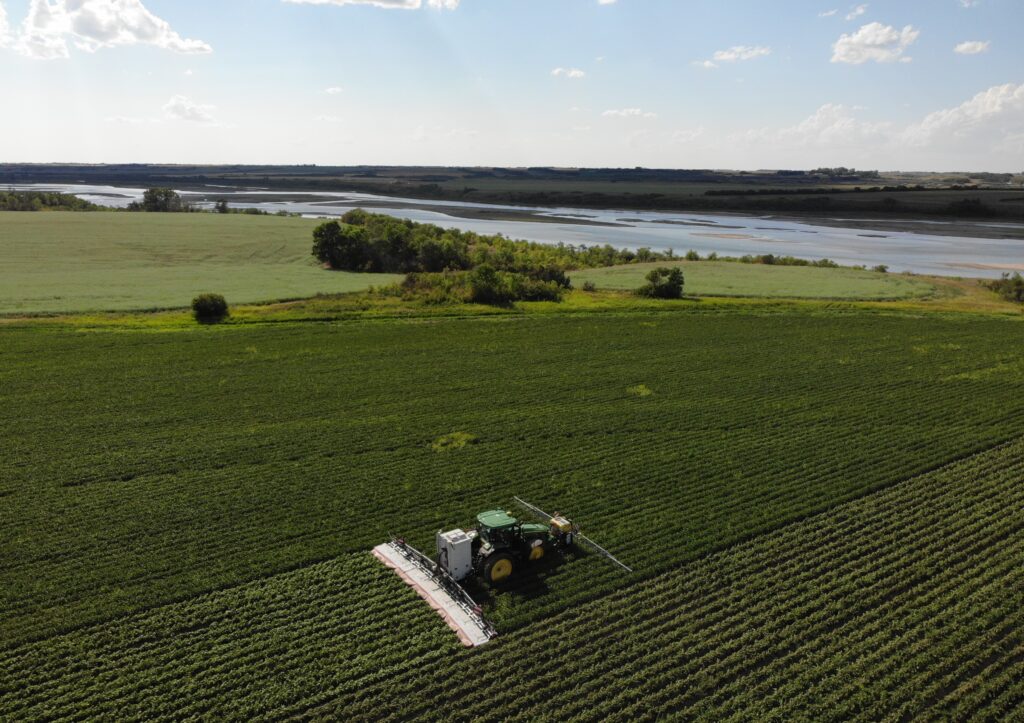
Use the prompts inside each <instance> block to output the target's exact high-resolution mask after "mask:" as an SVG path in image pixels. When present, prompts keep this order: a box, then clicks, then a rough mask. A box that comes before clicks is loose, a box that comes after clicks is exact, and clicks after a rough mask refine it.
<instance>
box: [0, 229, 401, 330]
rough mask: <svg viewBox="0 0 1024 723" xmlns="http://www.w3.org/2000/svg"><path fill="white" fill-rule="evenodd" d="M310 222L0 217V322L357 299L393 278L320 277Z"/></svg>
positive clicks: (343, 275)
mask: <svg viewBox="0 0 1024 723" xmlns="http://www.w3.org/2000/svg"><path fill="white" fill-rule="evenodd" d="M318 223H320V222H319V221H316V220H313V219H304V218H281V217H277V216H245V215H238V214H227V215H217V214H207V213H202V214H198V213H197V214H175V213H170V214H152V213H147V214H135V213H113V212H111V213H107V212H96V213H13V212H7V213H4V212H0V258H2V259H3V263H2V264H0V314H21V313H40V312H79V311H117V310H130V309H164V308H182V307H186V306H188V305H189V303H190V302H191V301H192V298H193V297H194V296H196V295H197V294H200V293H204V292H213V293H219V294H223V295H224V296H225V297H226V298H227V300H228V303H232V304H235V303H244V302H259V301H273V300H279V299H294V298H301V297H307V296H314V295H315V294H317V293H340V292H347V291H360V290H363V289H366V288H368V287H370V286H371V285H381V284H387V283H391V282H392V281H394V280H396V279H398V278H400V277H399V276H394V275H390V274H349V273H335V272H327V271H324V270H323V269H321V268H320V267H319V266H318V265H317V263H316V260H315V259H314V258H313V257H312V256H311V255H310V249H311V248H312V245H313V240H312V233H313V229H314V228H315V227H316V225H317V224H318Z"/></svg>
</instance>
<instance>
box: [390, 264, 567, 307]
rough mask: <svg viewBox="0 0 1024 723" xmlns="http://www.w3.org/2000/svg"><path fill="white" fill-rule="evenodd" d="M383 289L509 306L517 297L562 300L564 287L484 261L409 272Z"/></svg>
mask: <svg viewBox="0 0 1024 723" xmlns="http://www.w3.org/2000/svg"><path fill="white" fill-rule="evenodd" d="M381 293H382V294H384V295H388V296H401V297H402V298H403V299H409V300H415V301H420V302H423V303H426V304H466V303H474V304H488V305H491V306H508V305H509V304H511V303H512V302H513V301H561V300H562V294H563V293H564V289H563V287H562V286H560V285H559V284H558V283H556V282H554V281H544V280H542V279H536V278H533V277H531V276H527V275H526V274H513V273H510V272H507V271H498V270H496V269H495V268H494V267H493V266H490V265H489V264H482V265H481V266H478V267H477V268H475V269H474V270H472V271H468V272H467V271H445V272H442V273H411V274H406V276H405V279H404V280H403V281H402V283H400V284H395V285H393V286H389V287H385V288H383V289H381Z"/></svg>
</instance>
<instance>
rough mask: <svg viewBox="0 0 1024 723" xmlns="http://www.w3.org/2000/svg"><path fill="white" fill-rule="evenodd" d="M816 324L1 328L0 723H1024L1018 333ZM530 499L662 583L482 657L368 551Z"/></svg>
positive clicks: (591, 596) (536, 583)
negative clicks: (880, 717)
mask: <svg viewBox="0 0 1024 723" xmlns="http://www.w3.org/2000/svg"><path fill="white" fill-rule="evenodd" d="M820 307H821V308H820V309H819V310H818V311H817V312H815V313H810V312H807V313H804V312H801V311H799V307H797V310H790V311H786V310H781V311H778V312H776V313H758V312H757V311H756V310H751V311H747V312H744V311H743V310H742V309H739V310H734V311H729V310H728V308H727V307H721V308H720V309H717V310H715V311H712V312H711V313H687V311H686V310H685V308H684V307H676V311H675V312H674V313H649V312H643V311H638V312H634V313H621V314H603V315H599V314H593V315H587V314H577V315H566V314H546V315H534V316H529V315H528V316H521V317H514V316H498V317H492V318H484V317H479V318H474V317H472V316H470V317H466V318H443V317H422V318H413V319H391V320H376V321H374V320H357V321H340V322H332V323H310V322H305V323H277V324H264V325H261V324H251V325H248V326H246V325H226V326H221V327H190V328H174V327H167V328H165V329H163V330H162V331H160V332H154V331H144V330H143V331H140V330H132V329H130V328H128V327H124V328H114V329H111V330H106V331H100V330H91V331H90V330H88V329H87V328H85V327H76V326H63V325H60V324H22V325H9V326H8V327H7V328H2V329H0V334H2V341H3V343H2V344H0V434H2V438H3V439H4V440H5V453H4V454H3V455H2V456H0V518H2V520H3V524H2V525H0V660H2V661H3V664H2V665H0V718H17V719H42V718H47V717H54V716H74V715H83V714H86V713H90V714H91V713H93V712H95V713H98V714H102V713H103V712H104V711H106V712H107V714H108V715H124V714H127V713H129V712H133V713H136V714H138V715H140V716H143V715H145V716H148V717H160V716H175V717H181V716H185V715H188V714H189V713H191V714H194V715H203V714H206V715H211V714H213V715H216V714H217V713H221V714H224V715H228V714H230V715H232V716H233V717H238V718H247V719H251V718H257V717H261V716H265V717H279V716H281V715H287V714H293V715H305V714H310V715H321V716H325V717H334V718H338V717H344V718H349V719H373V718H376V717H377V716H378V715H381V716H383V715H388V716H392V717H396V718H403V717H408V716H412V715H416V714H422V715H425V716H426V717H438V718H442V717H446V716H447V714H448V713H451V716H452V717H455V718H458V717H472V716H474V715H476V716H478V717H480V716H482V717H515V716H516V715H519V716H520V717H522V718H524V719H529V718H531V717H533V716H531V711H532V713H533V714H534V716H536V715H537V714H546V713H549V714H552V715H553V714H554V710H555V709H554V708H551V709H549V708H547V707H546V706H555V707H556V708H557V710H558V713H559V715H562V714H564V716H565V717H569V716H571V715H573V714H576V715H581V716H586V715H594V716H599V715H600V714H601V713H604V714H608V715H616V716H619V717H623V718H630V719H632V718H643V717H652V716H654V715H656V714H659V713H671V712H676V713H679V712H683V711H689V710H691V709H692V710H693V711H695V712H697V713H699V712H703V713H704V714H706V715H709V716H712V717H721V716H719V713H721V714H723V715H724V714H727V713H729V712H732V713H739V714H745V715H748V716H749V715H752V714H753V713H755V712H758V711H761V710H764V711H769V710H770V709H775V708H776V707H777V706H779V707H781V706H792V708H791V712H792V713H793V714H794V715H795V716H797V717H799V716H800V715H805V716H809V717H814V713H815V711H819V710H821V709H819V708H815V706H827V707H826V708H825V709H826V710H829V711H831V710H833V708H834V707H835V706H838V705H840V704H842V705H847V706H855V707H854V708H850V710H854V711H857V712H863V711H872V710H879V709H878V708H872V706H884V710H886V711H892V710H907V711H913V710H918V709H923V708H926V707H933V706H937V705H939V706H947V704H948V706H949V707H948V709H949V710H950V711H954V712H955V711H956V710H957V709H956V708H955V706H956V705H961V706H966V707H965V708H964V710H967V711H976V710H980V709H981V707H982V706H983V705H985V706H997V705H1007V704H1011V703H1013V702H1014V701H1015V700H1016V699H1017V697H1018V696H1020V695H1021V692H1022V691H1021V687H1020V684H1019V680H1020V676H1019V675H1016V673H1018V672H1019V667H1020V662H1021V659H1022V658H1021V652H1020V651H1021V648H1020V645H1021V643H1022V642H1024V641H1021V640H1019V639H1018V637H1017V635H1018V633H1019V630H1020V627H1019V625H1018V624H1017V623H1019V617H1018V616H1019V615H1020V613H1019V609H1020V605H1019V603H1020V600H1019V599H1018V598H1019V590H1020V589H1021V583H1022V582H1024V580H1022V579H1021V573H1020V570H1021V566H1020V562H1021V560H1020V559H1019V556H1020V552H1019V551H1020V550H1021V549H1022V547H1021V544H1020V543H1021V541H1022V540H1021V529H1024V521H1022V520H1021V518H1020V512H1019V511H1020V509H1021V505H1020V501H1021V500H1020V499H1019V496H1020V494H1021V492H1020V486H1019V479H1020V471H1021V470H1020V461H1019V460H1020V452H1021V446H1020V442H1019V439H1020V437H1021V422H1022V420H1024V364H1022V362H1021V357H1020V354H1019V351H1018V350H1019V349H1020V348H1021V344H1022V343H1024V325H1022V324H1021V323H1020V322H1019V321H1017V320H1009V319H997V318H991V317H986V316H983V315H962V316H945V317H940V316H938V315H928V314H923V315H918V316H910V315H896V314H893V315H879V314H871V313H858V312H857V311H855V310H842V311H837V312H835V313H829V312H828V309H827V307H826V306H825V305H820ZM641 385H643V387H645V388H646V389H648V390H650V392H651V394H645V395H637V394H634V393H631V392H630V390H631V389H635V388H637V387H639V386H641ZM453 433H464V434H465V435H468V437H467V438H471V443H468V444H466V445H464V446H461V447H450V446H445V445H439V444H435V443H436V442H437V441H438V440H439V439H441V438H443V437H445V436H446V435H450V434H453ZM513 495H520V496H523V497H525V498H527V499H530V500H531V501H533V502H535V503H536V504H538V505H540V506H541V507H545V508H549V509H550V508H559V509H563V510H566V511H568V512H569V513H571V514H572V515H573V516H574V517H576V518H577V519H578V520H579V521H581V522H582V523H583V525H584V531H585V532H586V533H587V534H589V535H591V536H593V537H594V538H595V539H597V540H599V541H600V542H601V543H602V544H604V545H606V546H608V547H609V548H610V549H611V550H612V551H613V552H615V553H616V554H618V555H620V556H621V557H623V558H624V559H626V561H627V562H629V563H630V564H631V565H633V566H634V567H635V569H636V572H635V573H634V574H632V575H625V574H620V572H619V571H617V569H616V568H613V567H612V566H610V565H607V564H606V563H605V562H604V561H602V560H601V559H599V558H597V557H594V556H592V555H586V554H581V555H575V556H570V557H569V559H567V560H566V561H565V563H564V564H562V565H559V566H554V567H545V568H540V569H538V570H536V571H534V572H533V573H531V574H528V575H526V576H525V577H523V578H522V579H521V580H519V581H518V582H517V583H516V584H514V585H512V586H510V587H509V588H508V589H506V590H504V591H502V592H501V593H500V594H497V595H495V594H493V593H491V592H489V591H487V590H484V589H480V590H476V591H475V593H476V594H477V595H478V596H479V597H480V600H481V601H482V602H483V603H484V604H485V606H486V608H487V611H488V615H489V616H490V617H491V618H492V619H493V620H494V621H495V623H496V624H497V625H498V627H499V629H500V630H501V632H502V636H501V637H500V638H499V640H498V641H496V642H495V643H494V644H493V647H488V648H484V649H483V650H482V651H477V652H475V653H472V652H464V651H461V650H460V649H459V646H458V644H457V642H456V640H455V637H454V635H452V634H451V633H450V632H449V631H448V630H447V628H446V627H445V626H444V624H443V622H442V621H441V620H440V618H437V617H436V616H435V615H434V613H433V612H432V611H430V610H429V608H427V606H426V605H425V604H423V603H422V602H420V601H419V600H418V599H417V598H416V597H415V596H414V595H413V594H412V593H411V592H410V591H409V590H408V589H406V588H405V586H404V585H402V583H401V582H400V581H399V580H398V579H397V577H395V576H393V575H392V574H390V573H388V572H387V571H385V570H383V568H380V567H378V566H377V565H376V563H374V561H373V560H372V558H370V557H369V555H368V550H369V549H370V548H371V547H372V546H373V545H375V544H377V543H378V542H380V541H382V540H384V539H386V538H387V536H388V533H389V532H395V533H398V534H403V535H405V536H407V537H408V538H409V539H410V541H412V542H413V543H414V544H417V545H418V546H420V547H421V548H426V549H429V546H430V544H431V541H432V539H433V533H434V532H435V531H436V530H437V529H440V528H450V527H452V526H456V525H459V524H468V523H470V521H471V520H472V519H473V516H474V515H475V513H477V512H479V511H480V510H483V509H487V508H491V507H496V506H502V505H507V504H511V498H512V496H513ZM954 623H955V624H954ZM940 652H941V654H940ZM947 652H948V656H947V657H948V659H947V657H943V656H945V655H946V653H947ZM890 653H891V654H890ZM440 671H450V673H449V672H444V673H442V672H440ZM990 673H991V674H990ZM830 676H837V678H838V680H837V681H836V682H835V683H834V684H831V683H829V682H828V681H830V680H831V678H830ZM445 681H447V682H445ZM509 681H511V682H509ZM877 681H882V682H883V683H884V687H883V688H878V687H877V686H874V687H872V686H868V683H869V682H872V683H875V682H877ZM566 686H569V687H570V688H573V689H576V692H573V693H571V694H570V692H569V690H568V688H567V687H566ZM800 686H803V687H800ZM496 689H500V690H501V691H502V692H501V694H496V693H495V690H496ZM790 689H792V690H790ZM814 690H817V691H818V693H817V694H813V693H811V692H810V691H814ZM879 690H881V691H883V692H884V693H885V694H884V695H883V694H882V693H879V692H878V691H879ZM887 691H891V692H887ZM562 693H564V694H562ZM972 696H973V697H972ZM445 701H448V703H447V704H448V705H452V706H458V707H457V708H453V709H444V708H442V707H441V706H442V703H444V702H445ZM972 701H974V702H972ZM574 706H580V707H578V708H574ZM585 706H593V707H592V708H588V707H585ZM757 706H762V708H757ZM890 706H891V707H890ZM943 710H945V708H943ZM987 710H988V711H990V712H993V713H996V712H998V710H999V709H998V708H996V707H990V708H988V709H987ZM590 711H593V712H590Z"/></svg>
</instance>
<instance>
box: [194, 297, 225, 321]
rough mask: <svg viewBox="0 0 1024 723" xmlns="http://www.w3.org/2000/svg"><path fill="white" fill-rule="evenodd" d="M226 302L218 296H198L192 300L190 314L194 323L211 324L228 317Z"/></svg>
mask: <svg viewBox="0 0 1024 723" xmlns="http://www.w3.org/2000/svg"><path fill="white" fill-rule="evenodd" d="M228 313H229V312H228V302H227V301H225V300H224V297H223V296H221V295H220V294H200V295H199V296H197V297H196V298H194V299H192V314H193V316H195V318H196V321H199V322H203V323H211V322H216V321H221V320H222V319H224V318H226V317H227V316H228Z"/></svg>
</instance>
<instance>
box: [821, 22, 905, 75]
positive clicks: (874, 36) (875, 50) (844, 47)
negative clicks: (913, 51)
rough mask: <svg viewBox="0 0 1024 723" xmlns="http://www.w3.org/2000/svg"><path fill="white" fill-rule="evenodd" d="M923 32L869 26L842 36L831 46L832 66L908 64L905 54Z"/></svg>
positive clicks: (886, 26) (877, 25) (875, 25)
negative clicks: (837, 64)
mask: <svg viewBox="0 0 1024 723" xmlns="http://www.w3.org/2000/svg"><path fill="white" fill-rule="evenodd" d="M920 34H921V31H919V30H915V29H914V28H913V27H912V26H910V25H908V26H906V27H905V28H903V30H897V29H896V28H894V27H892V26H891V25H882V24H881V23H877V22H876V23H869V24H867V25H864V26H862V27H861V28H860V30H858V31H857V32H856V33H853V34H850V35H847V34H845V33H844V34H843V35H842V36H841V37H840V38H839V40H837V41H836V42H835V44H834V45H833V46H832V51H833V52H832V62H833V63H850V64H852V65H860V64H862V63H866V62H868V61H869V60H873V61H875V62H876V63H891V62H893V61H897V60H898V61H900V62H902V63H909V62H910V58H909V57H907V56H905V55H904V54H903V53H904V52H905V51H906V49H907V48H908V47H910V46H911V45H912V44H913V43H914V41H915V40H917V38H918V36H919V35H920Z"/></svg>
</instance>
